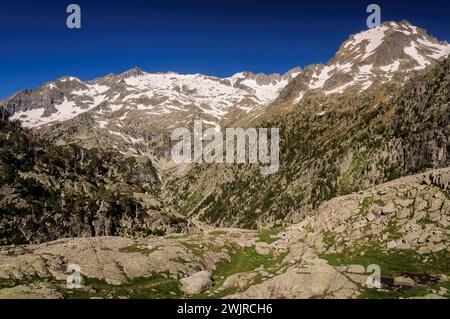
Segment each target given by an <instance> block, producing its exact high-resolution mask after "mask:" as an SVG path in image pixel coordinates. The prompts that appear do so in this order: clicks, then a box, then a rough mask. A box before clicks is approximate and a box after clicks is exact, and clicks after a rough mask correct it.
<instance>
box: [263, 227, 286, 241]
mask: <svg viewBox="0 0 450 319" xmlns="http://www.w3.org/2000/svg"><path fill="white" fill-rule="evenodd" d="M284 230H285V227H276V228H270V229H262V230H260V231H259V240H260V241H262V242H264V243H267V244H271V243H273V242H276V241H277V240H278V239H280V238H279V237H277V235H278V234H280V233H281V232H282V231H284Z"/></svg>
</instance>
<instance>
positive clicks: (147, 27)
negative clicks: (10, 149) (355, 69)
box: [0, 0, 450, 98]
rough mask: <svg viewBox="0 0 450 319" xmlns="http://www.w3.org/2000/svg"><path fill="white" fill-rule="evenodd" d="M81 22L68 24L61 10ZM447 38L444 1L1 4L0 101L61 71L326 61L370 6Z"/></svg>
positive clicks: (218, 68)
mask: <svg viewBox="0 0 450 319" xmlns="http://www.w3.org/2000/svg"><path fill="white" fill-rule="evenodd" d="M70 3H77V4H79V5H80V6H81V9H82V29H81V30H69V29H67V28H66V24H65V21H66V18H67V14H66V7H67V5H68V4H70ZM370 3H378V4H380V5H381V7H382V19H383V21H387V20H402V19H406V20H409V21H410V22H411V23H413V24H415V25H418V26H421V27H424V28H426V29H427V30H428V31H429V32H430V33H431V34H433V35H435V36H437V37H438V38H440V39H443V40H450V22H449V21H450V19H449V17H448V15H449V13H450V1H448V0H439V1H438V0H426V1H420V2H419V1H417V2H414V1H405V0H395V1H393V0H389V1H384V0H383V1H380V0H371V1H364V0H345V1H337V0H335V1H331V0H330V1H326V0H314V1H311V0H310V1H303V0H296V1H283V0H276V1H266V0H259V1H254V0H239V1H237V0H226V1H221V0H207V1H206V0H197V1H190V0H182V1H180V0H160V1H152V0H126V1H112V0H109V1H106V0H105V1H94V0H71V1H62V0H58V1H45V0H39V1H36V0H34V1H21V0H16V1H2V2H1V3H0V98H5V97H7V96H9V95H10V94H12V93H14V92H16V91H18V90H21V89H25V88H35V87H37V86H38V85H40V84H42V83H43V82H45V81H50V80H54V79H56V78H58V77H61V76H64V75H73V76H77V77H80V78H81V79H84V80H89V79H93V78H96V77H99V76H103V75H105V74H108V73H111V72H115V73H119V72H122V71H125V70H127V69H130V68H132V67H134V66H139V67H141V68H142V69H144V70H146V71H151V72H153V71H176V72H179V73H205V74H210V75H218V76H228V75H231V74H234V73H236V72H240V71H243V70H250V71H253V72H265V73H271V72H278V73H282V72H285V71H287V70H289V69H290V68H292V67H294V66H302V67H303V66H305V65H308V64H311V63H319V62H320V63H323V62H326V61H327V60H328V59H329V58H331V57H332V55H333V54H334V53H335V52H336V50H337V49H338V47H339V45H340V44H341V43H342V42H343V41H344V40H346V39H347V38H348V36H349V35H350V34H352V33H353V34H354V33H357V32H359V31H361V30H363V29H365V28H366V25H365V22H366V18H367V15H368V14H366V12H365V11H366V7H367V5H368V4H370Z"/></svg>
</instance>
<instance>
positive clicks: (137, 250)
mask: <svg viewBox="0 0 450 319" xmlns="http://www.w3.org/2000/svg"><path fill="white" fill-rule="evenodd" d="M156 250H158V248H152V249H149V248H148V247H140V245H133V246H128V247H124V248H120V249H119V252H121V253H140V254H143V255H150V254H151V253H152V252H154V251H156Z"/></svg>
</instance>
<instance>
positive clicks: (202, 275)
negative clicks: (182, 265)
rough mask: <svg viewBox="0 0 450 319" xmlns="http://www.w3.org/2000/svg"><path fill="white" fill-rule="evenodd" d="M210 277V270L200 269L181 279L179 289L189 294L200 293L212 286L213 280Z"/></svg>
mask: <svg viewBox="0 0 450 319" xmlns="http://www.w3.org/2000/svg"><path fill="white" fill-rule="evenodd" d="M211 278H212V273H211V272H209V271H200V272H198V273H196V274H194V275H192V276H190V277H187V278H184V279H181V280H180V282H181V284H182V287H181V290H183V291H184V292H185V293H187V294H189V295H196V294H201V293H202V292H205V291H206V290H208V289H210V288H211V287H212V285H213V282H212V280H211Z"/></svg>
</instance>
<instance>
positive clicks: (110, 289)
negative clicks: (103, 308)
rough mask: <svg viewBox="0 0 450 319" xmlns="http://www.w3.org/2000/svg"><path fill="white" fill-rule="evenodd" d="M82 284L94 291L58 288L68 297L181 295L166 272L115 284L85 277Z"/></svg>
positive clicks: (175, 296) (173, 296) (164, 296)
mask: <svg viewBox="0 0 450 319" xmlns="http://www.w3.org/2000/svg"><path fill="white" fill-rule="evenodd" d="M84 286H86V287H92V288H93V289H94V290H95V293H91V292H89V291H88V289H67V288H66V287H65V286H60V288H59V289H58V290H59V291H60V292H61V293H62V294H63V295H64V297H65V298H68V299H88V298H90V297H100V298H110V297H112V298H120V297H127V298H131V299H172V298H180V297H182V296H183V294H182V292H181V291H180V288H179V282H178V281H177V280H176V279H172V278H170V277H169V276H168V275H166V274H153V275H152V276H150V277H141V278H135V279H132V280H130V282H129V283H127V284H124V285H120V286H115V285H111V284H108V283H107V282H106V281H104V280H99V279H91V278H89V279H86V281H85V283H84Z"/></svg>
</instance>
